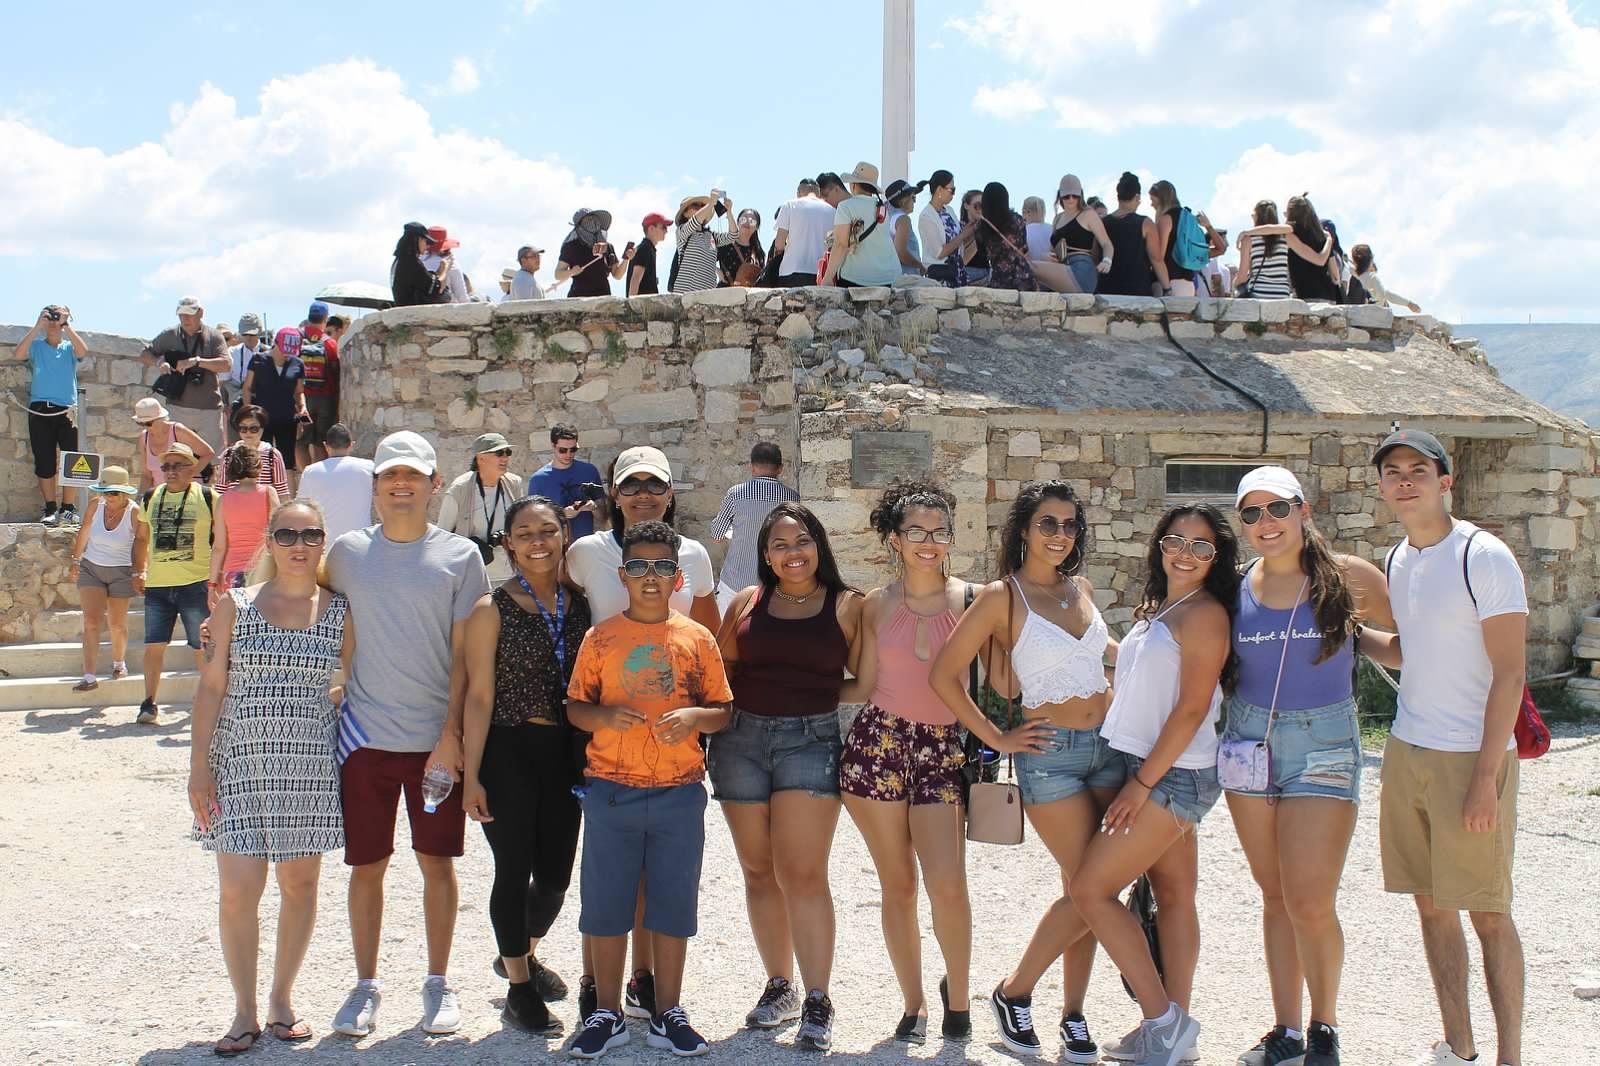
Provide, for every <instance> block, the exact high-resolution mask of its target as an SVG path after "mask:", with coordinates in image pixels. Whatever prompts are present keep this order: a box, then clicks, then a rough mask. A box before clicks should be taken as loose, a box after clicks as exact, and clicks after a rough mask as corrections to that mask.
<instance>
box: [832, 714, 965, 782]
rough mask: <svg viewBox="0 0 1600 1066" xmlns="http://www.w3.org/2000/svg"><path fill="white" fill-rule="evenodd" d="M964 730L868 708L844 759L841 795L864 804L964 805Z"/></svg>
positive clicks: (859, 717) (854, 726) (853, 727)
mask: <svg viewBox="0 0 1600 1066" xmlns="http://www.w3.org/2000/svg"><path fill="white" fill-rule="evenodd" d="M965 761H966V760H965V757H964V756H963V755H962V754H961V727H960V726H958V725H954V724H951V725H926V724H924V723H922V722H912V721H909V720H907V719H905V718H901V717H899V716H898V715H894V714H890V713H889V712H888V711H885V710H883V709H882V708H881V707H875V706H873V705H872V704H870V703H869V704H867V705H866V706H865V707H863V708H862V709H861V713H860V714H858V715H856V720H855V722H854V723H853V724H852V725H851V726H850V735H849V736H848V737H846V738H845V742H844V754H843V755H841V756H840V757H839V790H840V791H841V792H844V793H846V794H848V795H851V796H860V797H861V798H862V799H870V800H884V801H886V802H889V803H903V802H905V801H906V800H910V801H911V804H912V806H920V805H923V804H929V803H950V804H959V803H960V802H961V767H962V764H963V763H964V762H965Z"/></svg>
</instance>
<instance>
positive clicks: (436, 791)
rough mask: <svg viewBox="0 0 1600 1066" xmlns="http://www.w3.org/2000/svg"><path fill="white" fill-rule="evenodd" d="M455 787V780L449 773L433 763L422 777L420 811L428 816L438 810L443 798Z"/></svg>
mask: <svg viewBox="0 0 1600 1066" xmlns="http://www.w3.org/2000/svg"><path fill="white" fill-rule="evenodd" d="M455 787H456V779H455V778H454V777H452V776H451V774H450V771H449V770H447V769H445V768H444V767H443V766H440V765H439V764H438V763H434V764H433V765H432V766H430V767H428V772H427V773H425V774H423V775H422V809H423V810H424V811H427V812H428V813H429V814H432V813H433V812H435V811H437V810H438V809H439V804H441V803H443V802H444V800H445V797H446V796H448V795H450V790H451V789H452V788H455Z"/></svg>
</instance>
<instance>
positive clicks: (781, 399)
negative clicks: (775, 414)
mask: <svg viewBox="0 0 1600 1066" xmlns="http://www.w3.org/2000/svg"><path fill="white" fill-rule="evenodd" d="M794 397H795V389H794V382H792V381H774V382H771V383H769V384H768V385H767V387H766V389H765V390H764V391H763V392H762V395H761V402H762V405H763V408H764V409H765V410H767V411H775V410H780V409H782V408H785V407H793V406H794Z"/></svg>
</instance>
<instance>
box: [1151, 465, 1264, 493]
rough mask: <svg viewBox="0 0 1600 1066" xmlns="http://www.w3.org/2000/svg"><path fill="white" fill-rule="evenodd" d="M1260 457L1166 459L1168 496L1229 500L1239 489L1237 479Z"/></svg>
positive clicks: (1254, 466)
mask: <svg viewBox="0 0 1600 1066" xmlns="http://www.w3.org/2000/svg"><path fill="white" fill-rule="evenodd" d="M1266 461H1267V460H1264V459H1240V460H1237V461H1222V462H1218V461H1215V460H1207V461H1199V460H1194V461H1191V460H1183V459H1175V460H1169V461H1168V463H1167V495H1168V496H1214V497H1226V498H1227V499H1229V500H1230V501H1231V500H1232V499H1233V494H1234V492H1235V491H1237V489H1238V488H1239V479H1240V478H1242V477H1244V475H1245V474H1246V473H1248V472H1249V471H1251V470H1253V469H1255V468H1256V467H1258V466H1260V465H1261V464H1262V463H1263V462H1266Z"/></svg>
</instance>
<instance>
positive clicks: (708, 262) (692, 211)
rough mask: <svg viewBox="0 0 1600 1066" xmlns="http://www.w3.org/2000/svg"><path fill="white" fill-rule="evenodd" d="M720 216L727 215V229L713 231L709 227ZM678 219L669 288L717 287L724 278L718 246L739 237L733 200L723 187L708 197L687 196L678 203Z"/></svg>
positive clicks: (713, 190) (693, 290)
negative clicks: (676, 245) (734, 223)
mask: <svg viewBox="0 0 1600 1066" xmlns="http://www.w3.org/2000/svg"><path fill="white" fill-rule="evenodd" d="M717 215H722V216H724V222H725V225H726V228H725V229H723V230H721V231H719V232H716V233H713V232H711V231H710V230H708V229H706V226H707V225H709V224H710V222H711V220H712V218H714V217H715V216H717ZM675 222H676V224H677V227H678V248H677V251H676V252H675V253H674V254H673V258H672V269H671V270H669V271H668V272H667V287H668V288H669V289H670V290H671V291H672V292H701V291H703V290H705V289H714V288H716V287H717V282H718V281H720V280H721V279H722V273H721V269H720V266H719V264H718V261H717V255H718V249H721V248H723V247H726V246H727V245H730V244H733V243H734V242H735V241H736V240H738V233H737V231H736V230H735V229H734V225H733V201H732V200H731V199H730V198H729V197H728V194H727V193H725V192H723V191H722V190H721V189H712V190H711V192H710V193H709V194H707V195H705V196H685V197H684V198H683V201H682V202H681V203H679V204H678V214H677V217H676V219H675Z"/></svg>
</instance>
